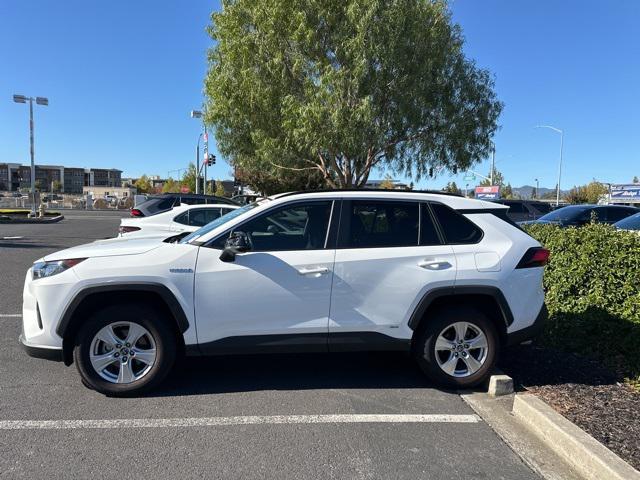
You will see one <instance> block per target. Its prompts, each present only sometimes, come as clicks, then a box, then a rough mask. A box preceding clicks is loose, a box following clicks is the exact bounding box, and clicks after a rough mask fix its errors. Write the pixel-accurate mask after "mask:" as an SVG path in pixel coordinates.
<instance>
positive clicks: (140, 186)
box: [133, 175, 151, 193]
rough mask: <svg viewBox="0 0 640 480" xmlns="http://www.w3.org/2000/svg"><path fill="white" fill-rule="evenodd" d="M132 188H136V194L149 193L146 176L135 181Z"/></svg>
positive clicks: (149, 185)
mask: <svg viewBox="0 0 640 480" xmlns="http://www.w3.org/2000/svg"><path fill="white" fill-rule="evenodd" d="M133 186H134V187H136V189H137V190H138V193H149V192H150V191H151V181H150V180H149V177H147V176H146V175H142V176H141V177H140V178H139V179H138V180H136V181H135V183H134V184H133Z"/></svg>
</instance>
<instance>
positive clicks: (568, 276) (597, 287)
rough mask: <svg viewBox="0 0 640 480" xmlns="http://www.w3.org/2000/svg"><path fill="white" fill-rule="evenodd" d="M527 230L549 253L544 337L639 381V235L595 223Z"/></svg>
mask: <svg viewBox="0 0 640 480" xmlns="http://www.w3.org/2000/svg"><path fill="white" fill-rule="evenodd" d="M527 231H528V233H529V234H530V235H532V236H533V237H534V238H536V239H537V240H538V241H539V242H540V243H542V245H544V246H545V247H546V248H548V249H549V250H550V251H551V259H550V262H549V265H548V266H547V269H546V272H545V277H544V286H545V291H546V301H547V306H548V308H549V314H550V316H549V322H548V324H547V327H546V329H545V334H544V337H543V341H544V342H545V343H547V344H549V345H552V346H554V347H557V348H562V349H566V350H571V351H575V352H577V353H581V354H586V355H590V356H594V357H596V358H599V359H600V360H602V361H604V363H606V364H608V365H609V366H611V367H614V368H615V369H617V370H618V371H620V372H621V373H623V374H624V375H626V376H628V377H630V379H631V381H632V382H634V383H636V384H637V383H638V382H640V354H639V348H638V347H639V346H640V235H638V234H636V233H635V232H625V231H620V230H616V229H615V228H613V227H611V226H609V225H602V224H595V223H592V224H589V225H586V226H584V227H581V228H560V227H557V226H553V225H530V226H527Z"/></svg>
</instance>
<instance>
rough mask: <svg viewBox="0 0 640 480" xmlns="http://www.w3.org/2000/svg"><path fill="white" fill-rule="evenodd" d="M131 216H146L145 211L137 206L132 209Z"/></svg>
mask: <svg viewBox="0 0 640 480" xmlns="http://www.w3.org/2000/svg"><path fill="white" fill-rule="evenodd" d="M129 213H131V216H132V217H144V213H142V212H141V211H140V210H138V209H137V208H132V209H131V212H129Z"/></svg>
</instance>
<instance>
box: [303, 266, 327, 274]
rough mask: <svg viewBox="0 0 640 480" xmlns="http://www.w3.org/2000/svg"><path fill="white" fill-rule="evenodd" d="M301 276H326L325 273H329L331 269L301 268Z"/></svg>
mask: <svg viewBox="0 0 640 480" xmlns="http://www.w3.org/2000/svg"><path fill="white" fill-rule="evenodd" d="M298 273H299V274H300V275H324V274H325V273H329V269H328V268H327V267H318V268H301V269H300V270H298Z"/></svg>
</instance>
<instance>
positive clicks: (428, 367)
mask: <svg viewBox="0 0 640 480" xmlns="http://www.w3.org/2000/svg"><path fill="white" fill-rule="evenodd" d="M461 321H463V322H468V323H469V324H472V325H473V326H474V327H475V328H477V329H479V330H480V331H481V332H482V333H483V334H484V336H485V337H486V344H487V348H486V353H485V356H484V361H483V363H482V365H481V367H480V368H479V369H478V370H477V371H476V372H474V373H472V374H468V375H467V376H454V375H450V374H448V373H447V372H445V371H444V370H443V369H442V368H441V367H440V365H439V362H438V358H436V356H437V355H439V354H438V353H436V349H435V344H436V340H437V338H438V336H439V335H440V333H441V332H443V331H444V330H445V329H446V328H447V327H448V326H451V325H453V324H455V323H456V322H461ZM471 331H472V332H473V330H471ZM498 349H499V337H498V332H497V331H496V327H495V325H494V324H493V322H492V321H491V320H489V319H488V318H487V317H486V315H484V314H483V313H482V312H480V311H478V310H476V309H474V308H471V307H458V306H455V307H446V308H443V309H441V310H438V311H437V312H435V313H434V314H433V315H429V317H428V318H425V319H424V320H423V321H422V322H421V324H420V326H419V327H418V330H417V331H416V333H415V337H414V341H413V344H412V350H413V355H414V358H415V359H416V361H417V362H418V365H419V366H420V368H421V369H422V371H423V372H424V373H425V374H426V375H427V377H429V379H430V380H432V381H433V382H435V383H437V384H438V385H441V386H444V387H448V388H472V387H475V386H477V385H479V384H481V383H482V382H484V381H486V380H487V379H488V378H489V376H490V375H491V371H492V370H493V367H494V366H495V363H496V360H497V355H498ZM472 353H473V354H474V355H478V356H479V351H478V350H474V351H473V352H472ZM440 355H445V358H446V355H447V353H445V352H440ZM451 355H453V353H451ZM442 358H443V357H441V359H442ZM449 358H451V357H449ZM474 358H475V357H474ZM460 361H461V362H462V364H461V365H462V366H463V367H464V366H466V363H465V362H463V361H462V359H460ZM461 370H462V369H461Z"/></svg>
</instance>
